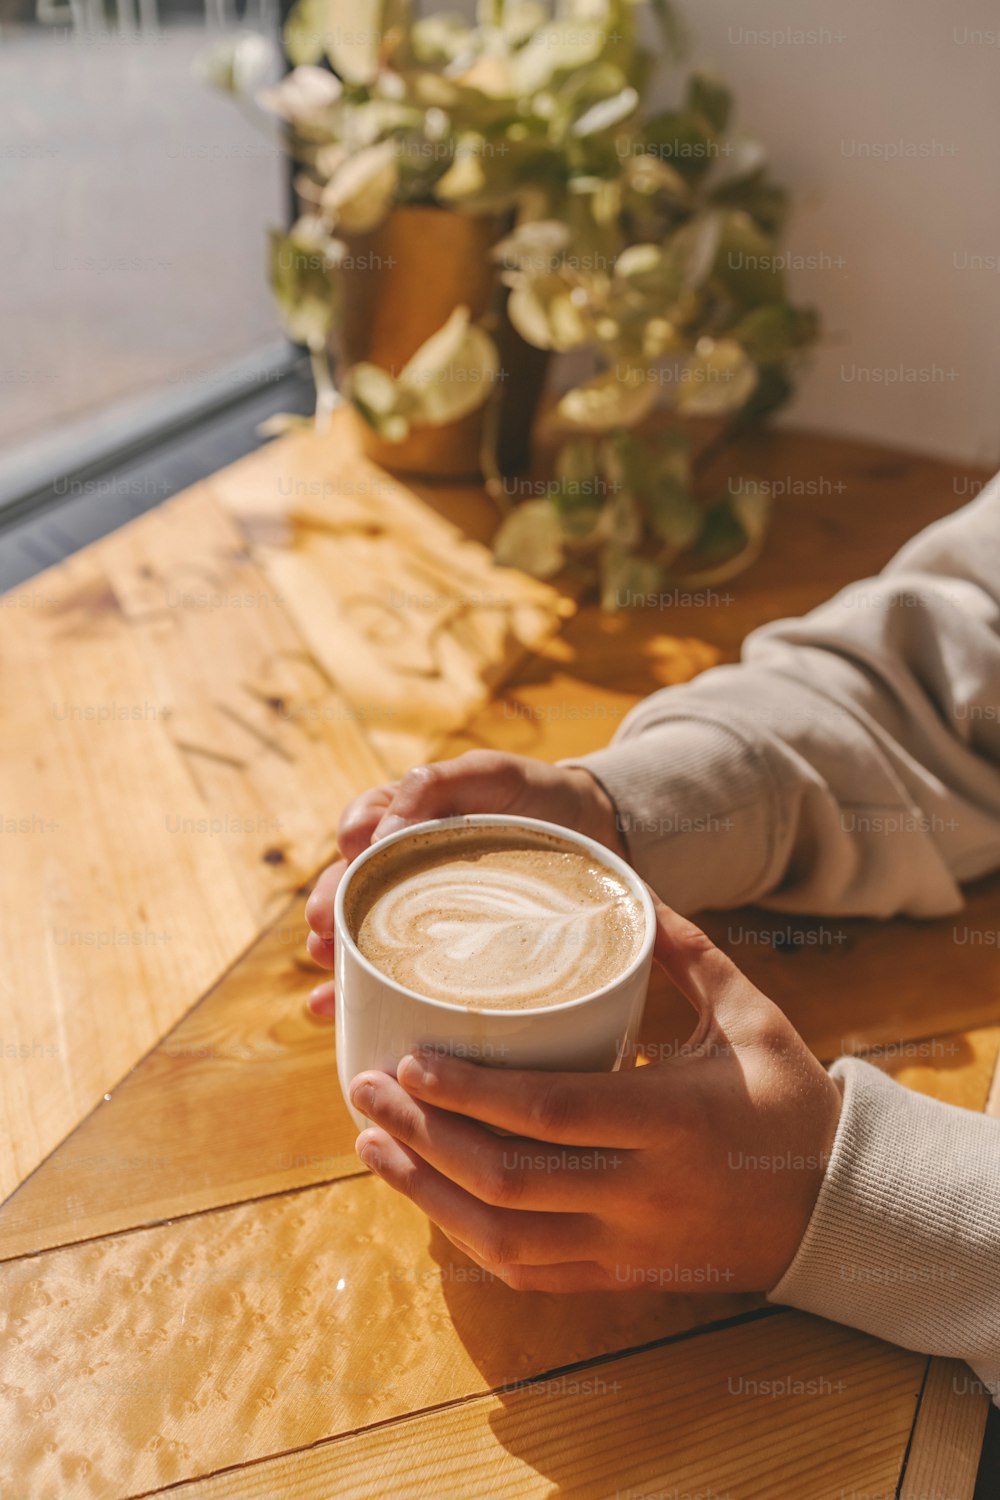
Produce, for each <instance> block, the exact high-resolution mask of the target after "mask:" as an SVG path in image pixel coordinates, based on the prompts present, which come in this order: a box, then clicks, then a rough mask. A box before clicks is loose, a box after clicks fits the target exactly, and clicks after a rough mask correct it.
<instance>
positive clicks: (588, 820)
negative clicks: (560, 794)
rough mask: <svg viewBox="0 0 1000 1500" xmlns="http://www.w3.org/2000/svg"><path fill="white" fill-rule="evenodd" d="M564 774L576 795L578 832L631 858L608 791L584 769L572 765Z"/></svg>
mask: <svg viewBox="0 0 1000 1500" xmlns="http://www.w3.org/2000/svg"><path fill="white" fill-rule="evenodd" d="M565 774H566V775H567V776H568V777H569V778H570V780H571V782H572V783H573V785H574V787H575V790H576V794H577V800H578V810H579V811H578V819H577V827H578V829H579V831H580V832H581V833H583V834H586V836H587V837H588V838H591V839H596V840H597V842H598V843H599V844H603V845H604V847H605V848H606V849H610V850H611V851H612V852H613V853H614V854H620V855H621V857H622V858H623V859H628V849H627V848H626V845H625V839H624V837H623V836H622V832H621V826H620V820H619V817H618V809H617V807H616V806H615V804H614V802H613V800H612V798H611V797H610V795H609V794H608V792H607V791H606V790H605V788H604V787H603V786H602V785H601V783H600V782H599V781H598V780H597V778H596V776H592V775H591V773H590V772H589V771H586V770H584V768H583V767H582V766H569V767H567V768H566V772H565Z"/></svg>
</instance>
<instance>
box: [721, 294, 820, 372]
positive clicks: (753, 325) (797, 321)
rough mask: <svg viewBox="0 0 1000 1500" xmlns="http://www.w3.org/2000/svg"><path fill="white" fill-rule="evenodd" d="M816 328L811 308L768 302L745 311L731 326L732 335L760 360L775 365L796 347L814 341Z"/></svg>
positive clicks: (815, 319)
mask: <svg viewBox="0 0 1000 1500" xmlns="http://www.w3.org/2000/svg"><path fill="white" fill-rule="evenodd" d="M817 331H818V323H817V318H816V314H815V313H814V312H813V310H812V309H811V308H801V309H800V308H796V307H792V306H791V304H790V303H788V302H766V303H762V304H761V306H760V307H755V308H752V309H751V311H750V312H748V313H745V314H744V316H743V317H742V318H741V319H740V321H739V322H738V323H737V325H736V327H735V328H734V329H733V330H732V336H733V338H734V339H736V340H738V342H739V343H741V344H742V345H743V347H744V349H746V351H747V353H748V354H749V355H750V356H751V358H752V359H754V360H756V362H757V364H759V365H775V364H780V363H781V362H782V361H783V360H785V359H787V358H788V356H789V355H790V354H792V353H793V352H794V351H795V350H796V349H801V348H802V347H803V346H804V345H806V344H811V343H812V342H813V341H814V339H815V338H816V334H817Z"/></svg>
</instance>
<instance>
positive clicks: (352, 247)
mask: <svg viewBox="0 0 1000 1500" xmlns="http://www.w3.org/2000/svg"><path fill="white" fill-rule="evenodd" d="M506 227H507V226H506V224H505V222H504V221H503V220H500V219H496V218H492V217H484V216H481V215H472V214H460V213H455V212H453V211H451V210H448V209H443V208H424V207H411V206H406V207H400V208H395V209H393V210H392V212H391V213H390V214H389V215H388V217H387V218H385V219H384V220H383V221H382V223H381V224H380V225H379V226H378V228H377V229H374V230H373V231H372V232H371V233H370V234H366V235H355V236H352V237H351V238H350V239H349V240H348V241H347V244H348V251H349V254H348V257H347V259H346V262H345V264H344V265H343V266H341V268H340V269H339V270H338V271H337V273H336V274H337V277H338V279H339V282H340V287H341V306H340V312H339V323H340V327H339V328H338V330H337V333H336V336H335V341H334V349H333V353H334V359H335V362H336V364H337V365H339V366H342V367H344V368H349V367H350V366H351V365H353V364H357V363H358V361H359V360H367V361H369V362H370V363H372V364H375V365H379V366H380V367H381V368H382V369H383V370H388V371H389V372H390V373H391V374H395V375H398V373H399V371H400V370H401V369H402V367H403V366H404V365H405V364H406V362H407V360H409V359H410V358H411V356H412V355H414V354H415V353H416V351H417V350H418V349H419V348H420V345H421V344H423V343H425V342H426V340H427V339H429V338H430V336H431V334H433V333H436V332H437V330H438V329H439V328H441V327H442V325H443V324H444V323H446V322H447V320H448V318H449V317H450V316H451V314H452V312H454V310H455V308H456V307H461V306H465V307H468V308H469V311H470V313H471V315H472V318H473V320H474V321H476V320H478V319H480V318H482V317H483V316H484V315H485V314H487V313H490V312H492V313H494V315H495V322H494V326H492V327H491V329H490V331H491V333H492V334H493V337H494V338H495V340H496V342H497V344H498V347H499V350H500V360H501V368H502V372H503V377H504V378H503V380H502V382H501V389H500V392H499V394H498V395H496V396H494V398H492V400H491V402H488V403H487V402H484V404H483V405H482V406H480V407H478V408H477V409H476V410H475V411H472V412H468V413H467V414H466V415H465V416H464V417H461V418H460V419H459V420H458V421H457V422H449V423H447V424H446V425H444V426H442V427H414V428H413V429H411V431H410V434H409V436H408V437H407V438H406V439H405V440H404V441H403V442H401V443H389V442H386V441H385V440H384V439H383V438H380V437H379V435H378V433H376V432H374V431H373V430H372V428H370V427H369V426H368V424H367V423H366V422H365V421H363V420H362V418H361V417H360V416H358V415H357V414H356V413H355V414H354V421H355V422H356V424H357V427H358V431H359V439H360V443H361V448H362V451H363V452H364V453H365V455H366V456H367V457H369V458H371V459H373V460H374V461H375V462H376V463H379V464H381V465H382V466H383V468H386V469H390V470H394V471H396V472H397V473H402V474H423V475H427V476H428V477H433V478H439V479H458V478H472V477H476V476H478V475H480V474H481V473H482V453H483V445H484V441H486V433H487V429H489V432H490V435H491V440H492V442H493V444H494V446H497V447H499V449H500V451H499V453H498V454H497V455H496V458H497V461H498V462H499V466H500V468H501V471H502V472H512V473H513V472H517V471H518V470H519V469H521V468H523V467H525V465H526V463H527V461H528V456H529V445H530V431H531V423H532V420H533V417H534V412H535V407H536V405H537V401H538V397H539V395H540V394H541V388H542V385H543V383H544V378H545V369H546V363H547V360H546V356H545V355H544V354H543V353H542V352H541V351H539V350H537V349H532V348H531V347H530V346H529V345H527V344H525V343H524V341H523V340H522V339H521V338H520V337H519V335H518V334H517V333H516V332H515V331H514V329H513V328H512V327H511V325H510V323H509V322H508V321H507V318H506V316H505V314H504V311H503V303H504V301H505V298H504V297H503V295H502V290H503V289H502V288H500V287H499V285H498V280H497V275H496V267H495V265H494V264H493V262H492V261H491V259H490V251H491V249H492V248H493V246H494V245H495V244H496V243H497V241H498V240H499V239H500V238H501V236H502V234H503V233H504V231H505V229H506ZM488 408H494V409H493V410H491V411H490V415H489V420H487V411H488Z"/></svg>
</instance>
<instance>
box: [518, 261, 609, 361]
mask: <svg viewBox="0 0 1000 1500" xmlns="http://www.w3.org/2000/svg"><path fill="white" fill-rule="evenodd" d="M581 294H582V289H581V288H579V287H571V286H570V285H569V284H568V283H567V282H566V280H565V279H564V278H563V277H562V276H560V275H559V274H558V272H555V271H549V272H546V273H543V274H542V275H540V276H526V275H520V276H519V277H518V279H517V281H516V283H515V285H514V288H513V290H512V291H511V294H510V297H509V299H508V301H507V316H508V317H509V318H510V321H511V322H512V323H513V325H514V327H515V328H516V329H517V331H518V333H519V334H520V335H521V337H522V338H523V339H524V340H525V341H526V342H527V343H529V344H533V345H534V346H535V348H536V349H557V350H559V351H564V350H567V349H576V348H579V347H580V345H581V344H586V343H587V342H588V341H589V339H590V338H591V334H592V329H591V323H590V319H589V317H588V316H587V313H586V299H585V297H584V296H582V295H581ZM581 302H582V304H583V305H581Z"/></svg>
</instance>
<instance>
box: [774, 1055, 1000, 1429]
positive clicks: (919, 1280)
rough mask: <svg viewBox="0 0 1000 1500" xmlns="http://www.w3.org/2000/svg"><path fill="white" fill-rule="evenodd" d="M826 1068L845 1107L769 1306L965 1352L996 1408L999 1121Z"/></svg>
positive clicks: (863, 1070) (863, 1074) (848, 1061)
mask: <svg viewBox="0 0 1000 1500" xmlns="http://www.w3.org/2000/svg"><path fill="white" fill-rule="evenodd" d="M832 1074H833V1077H834V1078H839V1079H840V1080H841V1081H842V1084H843V1089H844V1103H843V1109H842V1112H841V1117H840V1125H839V1127H838V1130H837V1135H836V1139H835V1141H834V1145H833V1151H832V1153H831V1157H830V1164H829V1166H828V1168H827V1172H826V1176H825V1177H824V1179H823V1185H822V1187H821V1188H820V1192H819V1197H818V1198H817V1200H816V1206H815V1208H814V1210H813V1214H812V1218H811V1219H810V1222H809V1227H808V1229H807V1230H806V1233H805V1236H804V1238H803V1240H802V1243H801V1245H800V1246H799V1248H798V1251H797V1252H796V1255H795V1258H794V1260H793V1261H792V1263H791V1265H790V1266H789V1267H788V1269H787V1271H786V1272H785V1274H784V1275H783V1276H782V1278H781V1280H780V1281H779V1282H778V1284H777V1286H775V1287H774V1288H773V1289H772V1290H771V1291H770V1292H769V1293H768V1298H769V1300H770V1301H772V1302H782V1303H786V1304H788V1305H789V1306H791V1307H797V1308H799V1309H801V1311H803V1312H810V1313H816V1314H817V1315H818V1316H820V1317H823V1318H831V1319H833V1320H834V1321H835V1322H838V1323H847V1324H849V1325H850V1326H851V1327H853V1328H860V1329H863V1330H864V1331H865V1332H866V1333H871V1334H874V1335H875V1336H876V1337H878V1338H883V1339H889V1340H891V1341H892V1342H893V1343H896V1344H902V1345H904V1346H905V1347H906V1348H908V1349H917V1350H919V1351H921V1352H922V1353H925V1354H942V1355H948V1356H950V1357H953V1358H956V1359H964V1360H967V1361H968V1363H969V1364H970V1365H971V1366H972V1369H973V1370H974V1371H975V1374H976V1375H977V1376H978V1378H979V1380H980V1381H982V1383H983V1385H984V1386H985V1387H986V1389H987V1390H988V1391H989V1393H990V1395H991V1396H992V1398H993V1400H994V1402H996V1403H997V1405H1000V1121H998V1120H994V1119H990V1118H988V1117H987V1116H985V1115H977V1114H975V1113H973V1112H972V1111H971V1110H965V1109H956V1108H955V1107H954V1106H953V1105H951V1104H942V1103H940V1101H938V1100H937V1099H928V1098H925V1097H924V1096H923V1095H921V1094H916V1093H914V1092H913V1091H912V1090H910V1089H906V1088H902V1087H901V1086H900V1085H899V1084H898V1083H894V1082H893V1080H892V1079H891V1078H887V1077H886V1076H885V1075H884V1074H883V1073H881V1072H880V1071H879V1070H878V1069H877V1068H873V1067H872V1066H871V1064H870V1063H866V1062H861V1061H860V1060H859V1059H857V1058H841V1059H840V1061H839V1062H837V1063H835V1064H834V1066H833V1069H832ZM969 1378H970V1380H971V1378H972V1377H971V1376H970V1377H969Z"/></svg>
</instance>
